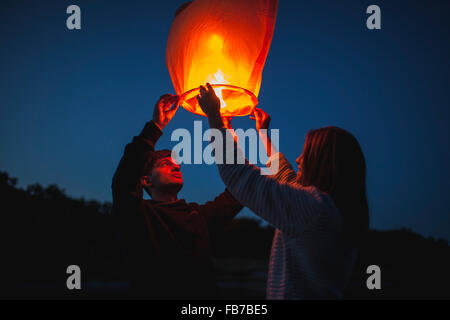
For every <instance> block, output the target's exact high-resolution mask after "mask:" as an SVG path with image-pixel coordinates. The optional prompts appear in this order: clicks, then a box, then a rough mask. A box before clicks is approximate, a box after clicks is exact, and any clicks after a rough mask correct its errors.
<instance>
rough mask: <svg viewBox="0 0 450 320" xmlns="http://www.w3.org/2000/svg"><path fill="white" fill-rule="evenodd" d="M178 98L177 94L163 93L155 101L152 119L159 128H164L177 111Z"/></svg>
mask: <svg viewBox="0 0 450 320" xmlns="http://www.w3.org/2000/svg"><path fill="white" fill-rule="evenodd" d="M178 99H179V97H178V96H177V95H173V94H165V95H162V96H161V97H160V98H159V100H158V102H157V103H156V105H155V109H154V111H153V121H154V122H155V123H156V125H157V126H158V127H159V128H160V129H161V130H162V129H164V127H165V126H166V125H167V124H168V123H169V122H170V120H172V118H173V116H174V115H175V113H176V112H177V110H178V107H179V105H178Z"/></svg>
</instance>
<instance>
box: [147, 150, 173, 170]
mask: <svg viewBox="0 0 450 320" xmlns="http://www.w3.org/2000/svg"><path fill="white" fill-rule="evenodd" d="M171 156H172V151H170V150H167V149H164V150H158V151H155V152H152V154H151V156H149V157H148V160H147V162H146V164H145V169H144V174H145V175H150V174H151V173H152V169H153V167H154V166H155V164H156V162H157V161H158V160H159V159H162V158H168V157H171Z"/></svg>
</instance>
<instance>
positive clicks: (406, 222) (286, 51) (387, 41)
mask: <svg viewBox="0 0 450 320" xmlns="http://www.w3.org/2000/svg"><path fill="white" fill-rule="evenodd" d="M183 2H184V1H183V0H181V1H169V0H167V1H134V0H127V1H124V0H120V1H119V0H115V1H106V0H95V1H92V0H83V1H81V0H72V1H61V0H60V1H43V0H40V1H32V0H28V1H19V0H10V1H2V2H1V4H0V48H1V49H0V139H1V140H0V170H5V171H8V172H9V174H10V175H12V176H15V177H18V178H19V185H20V186H26V185H28V184H31V183H35V182H39V183H41V184H43V185H48V184H51V183H56V184H58V185H59V186H60V187H62V188H64V189H65V190H66V192H67V194H69V195H71V196H75V197H81V196H83V197H85V198H88V199H98V200H102V201H103V200H111V192H110V182H111V178H112V175H113V173H114V170H115V167H116V166H117V163H118V161H119V159H120V157H121V154H122V151H123V148H124V146H125V144H126V143H127V142H128V141H130V139H131V138H132V136H133V135H136V134H137V133H138V132H139V131H140V130H141V128H142V127H143V125H144V124H145V122H146V121H148V120H150V119H151V117H152V112H153V106H154V104H155V101H156V99H157V98H158V97H159V96H160V95H161V94H163V93H166V92H173V86H172V83H171V81H170V77H169V74H168V71H167V68H166V65H165V46H166V40H167V35H168V33H169V28H170V24H171V21H172V18H173V14H174V11H175V10H176V8H177V7H178V6H179V5H180V4H181V3H183ZM70 4H77V5H79V6H80V7H81V10H82V30H80V31H69V30H68V29H67V28H66V26H65V21H66V18H67V14H66V13H65V12H66V8H67V6H69V5H70ZM371 4H378V5H379V6H380V7H381V10H382V30H380V31H369V30H367V28H366V27H365V21H366V17H367V15H366V14H365V11H366V8H367V6H369V5H371ZM449 13H450V2H449V1H446V0H443V1H439V0H433V1H425V0H422V1H400V0H395V1H392V0H390V1H357V0H344V1H335V0H329V1H323V0H314V1H312V0H309V1H300V0H299V1H288V0H280V4H279V11H278V18H277V25H276V28H275V34H274V39H273V42H272V46H271V49H270V52H269V57H268V60H267V63H266V67H265V70H264V73H263V80H262V86H261V92H260V96H259V100H260V106H261V107H262V108H263V109H265V110H266V111H267V112H268V113H270V114H271V116H272V128H280V139H281V151H282V152H283V153H284V154H285V155H286V156H287V158H288V159H289V160H290V161H291V163H293V164H294V161H295V158H296V157H297V156H298V155H299V154H300V152H301V150H302V145H303V142H304V137H305V134H306V132H307V131H308V130H309V129H311V128H318V127H321V126H326V125H336V126H340V127H343V128H345V129H347V130H349V131H351V132H352V133H353V134H354V135H355V136H356V137H357V138H358V140H359V141H360V143H361V146H362V148H363V150H364V152H365V155H366V160H367V166H368V181H367V182H368V193H369V204H370V210H371V221H372V223H371V224H372V227H374V228H377V229H392V228H400V227H408V228H411V229H412V230H414V231H416V232H419V233H421V234H423V235H425V236H434V237H442V238H446V239H450V205H449V190H450V188H449V178H450V174H449V173H450V169H449V167H448V164H449V163H450V154H449V148H448V141H447V139H448V137H449V136H450V135H449V133H450V132H449V130H450V129H449V127H448V126H447V123H448V121H449V106H450V103H449V102H450V101H449V100H450V99H449V98H450V93H449V74H450V73H449V71H450V70H449V57H450V52H449V51H450V50H449V40H450V20H449V19H448V15H449ZM200 119H203V121H204V127H207V123H206V119H205V118H201V117H199V116H196V115H194V114H191V113H189V112H187V111H185V110H183V109H180V110H179V112H178V113H177V115H176V116H175V118H174V119H173V121H172V123H170V124H169V125H168V126H167V127H166V129H165V134H164V135H163V137H162V139H161V140H160V142H159V144H158V146H159V147H161V148H163V147H164V148H171V147H172V146H173V145H175V143H173V142H170V133H171V131H172V130H174V129H176V128H180V127H185V128H188V129H189V130H191V131H192V129H193V120H200ZM233 124H234V127H243V128H248V127H251V126H253V122H252V121H251V120H249V119H248V118H246V119H235V120H234V123H233ZM182 171H183V174H184V178H185V187H184V188H183V190H182V192H181V194H180V195H181V197H184V198H186V199H187V200H190V201H199V202H203V201H206V200H208V199H211V198H213V197H214V196H215V195H216V194H218V193H219V192H221V191H222V190H223V184H222V182H221V180H220V178H219V176H218V173H217V169H216V167H215V166H207V165H185V166H183V167H182ZM243 215H253V214H251V213H250V212H249V211H248V210H246V211H244V213H243Z"/></svg>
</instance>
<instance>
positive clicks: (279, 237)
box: [197, 84, 369, 299]
mask: <svg viewBox="0 0 450 320" xmlns="http://www.w3.org/2000/svg"><path fill="white" fill-rule="evenodd" d="M197 99H198V102H199V104H200V106H201V108H202V109H203V111H204V112H205V114H206V115H207V116H208V120H209V124H210V127H211V128H217V129H220V130H221V131H222V132H223V134H224V135H226V137H227V138H228V135H230V133H229V132H228V131H227V130H226V129H225V128H224V125H223V122H222V118H221V116H220V100H219V99H218V98H217V97H216V95H215V94H214V91H213V89H212V87H211V86H210V85H209V84H207V89H206V88H204V87H201V88H200V95H199V96H198V97H197ZM254 119H255V120H256V127H257V129H258V130H260V129H267V128H268V126H269V122H270V118H269V117H268V115H267V114H266V113H264V112H263V111H262V110H261V109H256V110H255V112H254ZM263 131H264V130H263ZM260 132H261V131H260ZM263 141H265V143H266V149H267V150H268V153H269V156H270V159H269V165H270V163H273V161H279V162H278V164H279V165H278V170H277V171H276V172H274V174H273V175H272V176H265V175H262V174H261V171H260V169H259V168H258V167H256V166H254V165H251V164H248V163H246V164H241V165H236V164H219V165H218V168H219V172H220V176H221V178H222V180H223V181H224V183H225V184H226V186H227V189H228V190H229V191H230V192H231V194H232V195H233V196H234V197H235V198H236V199H237V200H238V201H239V202H240V203H241V204H242V205H244V206H247V207H248V208H250V209H251V210H252V211H253V212H254V213H255V214H257V215H258V216H260V217H261V218H263V219H264V220H266V221H267V222H268V223H269V224H271V225H273V226H274V227H275V228H276V232H275V237H274V240H273V244H272V252H271V257H270V265H269V277H268V285H267V298H268V299H340V298H343V291H344V289H345V287H346V285H347V283H348V281H349V279H350V276H351V273H352V270H353V266H354V263H355V260H356V255H357V248H358V247H359V246H360V244H361V242H362V241H363V238H364V235H365V233H366V232H367V230H368V226H369V214H368V205H367V198H366V188H365V175H366V172H365V171H366V168H365V161H364V156H363V153H362V151H361V148H360V146H359V144H358V142H357V140H356V139H355V138H354V137H353V136H352V135H351V134H350V133H348V132H347V131H345V130H342V129H339V128H336V127H327V128H322V129H319V130H312V131H310V132H309V133H308V134H307V137H306V141H305V145H304V147H303V153H302V155H301V156H300V157H299V158H298V159H297V164H298V166H299V170H298V174H295V172H294V171H293V169H292V167H291V166H290V164H289V163H288V162H287V160H286V159H285V158H284V156H283V155H282V154H281V153H279V152H277V150H276V149H275V148H274V146H272V145H271V143H270V140H269V139H267V140H266V137H264V138H263ZM230 151H232V152H234V154H236V153H237V154H239V153H241V156H242V151H241V150H240V148H239V147H238V146H237V143H235V144H234V150H226V151H225V152H230Z"/></svg>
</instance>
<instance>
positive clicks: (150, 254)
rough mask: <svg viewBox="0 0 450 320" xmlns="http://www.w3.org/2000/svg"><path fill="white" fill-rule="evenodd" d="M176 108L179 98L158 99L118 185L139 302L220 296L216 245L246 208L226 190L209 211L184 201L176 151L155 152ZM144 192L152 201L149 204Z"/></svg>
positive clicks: (129, 149)
mask: <svg viewBox="0 0 450 320" xmlns="http://www.w3.org/2000/svg"><path fill="white" fill-rule="evenodd" d="M177 108H178V97H177V96H174V95H170V94H167V95H164V96H162V97H161V98H160V99H159V101H158V102H157V104H156V106H155V110H154V114H153V120H152V121H150V122H148V123H147V124H146V126H145V127H144V129H143V130H142V132H141V133H140V135H139V136H137V137H134V139H133V141H132V142H131V143H130V144H128V145H127V146H126V148H125V153H124V155H123V157H122V159H121V161H120V163H119V166H118V168H117V171H116V173H115V174H114V178H113V182H112V191H113V200H114V204H113V210H114V212H115V214H116V215H117V217H118V219H119V223H120V228H121V234H122V237H123V240H124V242H125V247H126V251H127V256H128V260H129V267H130V270H129V271H130V276H131V288H132V294H133V297H139V298H151V299H182V298H189V299H195V298H199V299H205V298H214V297H216V293H217V292H216V286H215V279H214V271H213V266H212V258H211V243H212V240H213V239H214V236H216V235H217V234H218V233H220V231H221V230H222V229H223V227H224V226H225V225H226V224H227V223H228V222H229V221H231V219H232V218H233V217H234V216H235V215H236V214H237V213H238V212H239V211H240V210H241V209H242V206H241V205H240V203H239V202H237V201H236V200H235V199H234V198H233V196H232V195H231V194H230V193H229V192H228V191H227V190H225V192H223V193H222V194H220V195H219V196H218V197H216V198H215V199H214V200H213V201H210V202H207V203H205V204H203V205H199V204H197V203H186V201H185V200H183V199H178V197H177V195H178V192H179V191H180V190H181V188H182V186H183V178H182V174H181V171H180V166H179V165H178V164H177V163H176V162H175V161H174V160H173V159H172V158H171V152H170V150H161V151H155V144H156V142H157V141H158V139H159V138H160V136H161V135H162V130H163V129H164V127H165V126H166V125H167V124H168V123H169V122H170V120H171V119H172V118H173V116H174V115H175V113H176V111H177ZM143 190H145V191H146V192H147V193H148V194H149V195H150V196H151V197H152V200H144V199H143Z"/></svg>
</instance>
